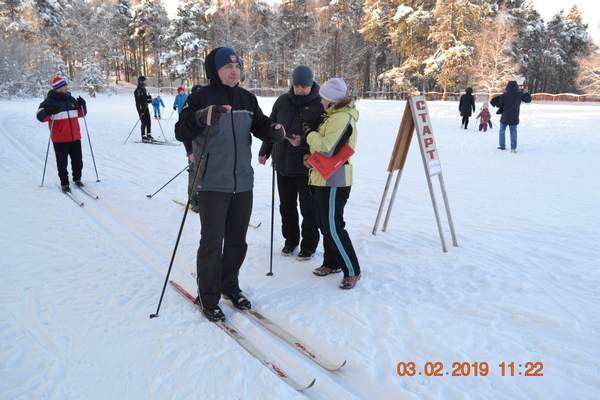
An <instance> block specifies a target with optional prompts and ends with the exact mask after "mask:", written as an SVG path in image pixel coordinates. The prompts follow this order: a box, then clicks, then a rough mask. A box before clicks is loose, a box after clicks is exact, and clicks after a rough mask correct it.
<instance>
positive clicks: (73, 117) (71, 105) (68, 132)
mask: <svg viewBox="0 0 600 400" xmlns="http://www.w3.org/2000/svg"><path fill="white" fill-rule="evenodd" d="M50 106H58V107H59V108H60V112H59V113H58V114H54V124H53V123H52V115H49V114H48V113H47V112H46V109H47V108H48V107H50ZM86 114H87V108H86V107H85V106H83V109H82V108H79V107H78V105H77V100H76V99H75V98H74V97H73V96H71V95H70V94H69V98H68V99H66V100H65V99H63V98H62V97H60V95H59V94H58V93H56V92H55V91H54V90H51V91H49V92H48V96H47V97H46V99H45V100H44V101H43V102H42V103H41V104H40V106H39V108H38V110H37V115H36V117H37V119H38V120H39V121H40V122H48V128H51V129H52V134H51V138H52V142H54V143H65V142H74V141H76V140H80V139H81V131H80V129H79V120H78V118H82V117H83V116H84V115H86Z"/></svg>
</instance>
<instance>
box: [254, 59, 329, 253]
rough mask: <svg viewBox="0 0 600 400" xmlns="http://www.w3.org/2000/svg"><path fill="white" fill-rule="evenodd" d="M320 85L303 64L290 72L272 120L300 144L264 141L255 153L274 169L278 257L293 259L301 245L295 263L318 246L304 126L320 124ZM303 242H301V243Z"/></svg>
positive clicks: (322, 109)
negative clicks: (270, 160)
mask: <svg viewBox="0 0 600 400" xmlns="http://www.w3.org/2000/svg"><path fill="white" fill-rule="evenodd" d="M324 111H325V110H324V108H323V105H322V104H321V98H320V97H319V85H318V84H317V82H314V81H313V72H312V70H311V69H310V68H309V67H307V66H306V65H299V66H297V67H296V68H295V69H294V71H293V72H292V87H291V88H290V90H289V92H288V93H284V94H282V95H281V96H279V98H278V99H277V101H275V104H274V105H273V110H272V112H271V120H272V121H273V122H279V123H281V124H282V125H283V126H284V127H285V131H286V132H287V133H288V134H294V135H297V136H298V138H300V140H301V143H300V145H299V146H294V145H293V144H292V143H291V142H289V141H283V142H281V143H277V144H273V143H271V142H264V143H263V144H262V146H261V148H260V151H259V153H258V162H259V163H260V164H263V165H264V164H265V163H266V161H267V159H268V158H269V156H270V155H271V154H273V168H275V171H276V172H277V174H276V175H277V191H278V193H279V213H280V214H281V233H282V234H283V237H284V239H285V245H284V247H283V249H282V250H281V255H283V256H285V257H289V256H292V255H293V254H294V251H295V250H296V248H297V247H298V245H300V252H299V253H298V256H297V257H296V260H298V261H306V260H310V259H311V258H312V257H313V255H314V254H315V251H316V250H317V245H318V244H319V239H320V236H321V235H320V234H319V222H318V220H317V206H316V203H315V199H314V196H312V195H311V194H310V192H309V187H308V170H307V169H306V167H305V166H304V162H303V157H304V155H305V154H306V153H308V152H309V147H308V143H307V142H306V136H305V135H304V129H303V125H308V126H309V128H310V129H311V130H314V129H316V128H317V127H318V126H319V124H320V122H321V121H322V117H321V115H322V114H323V112H324ZM298 201H299V202H300V212H301V214H302V230H300V228H301V227H300V224H299V217H298ZM300 239H302V241H300Z"/></svg>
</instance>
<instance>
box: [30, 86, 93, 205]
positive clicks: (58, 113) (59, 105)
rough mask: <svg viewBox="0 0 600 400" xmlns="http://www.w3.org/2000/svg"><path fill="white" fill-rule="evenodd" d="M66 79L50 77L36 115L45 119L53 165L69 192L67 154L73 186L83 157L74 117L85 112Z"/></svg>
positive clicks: (78, 184)
mask: <svg viewBox="0 0 600 400" xmlns="http://www.w3.org/2000/svg"><path fill="white" fill-rule="evenodd" d="M67 85H68V82H67V80H66V79H64V78H61V77H59V76H57V77H56V78H54V80H52V90H51V91H49V92H48V96H47V97H46V99H45V100H44V101H43V102H42V103H41V104H40V106H39V107H38V110H37V113H36V117H37V119H38V120H39V121H40V122H47V123H48V127H49V128H50V129H51V130H52V131H51V132H50V138H51V140H52V145H53V147H54V154H55V155H56V168H57V170H58V177H59V178H60V186H61V189H62V191H63V192H65V193H66V192H70V191H71V189H70V188H69V171H68V170H67V166H68V164H69V157H71V169H72V171H73V182H74V183H75V186H78V187H81V186H83V183H82V182H81V171H82V169H83V157H82V153H81V131H80V129H79V120H78V118H83V117H84V116H85V115H86V114H87V106H86V102H85V100H84V99H82V98H81V96H79V97H78V98H77V99H75V98H74V97H73V96H71V93H70V92H69V90H68V86H67Z"/></svg>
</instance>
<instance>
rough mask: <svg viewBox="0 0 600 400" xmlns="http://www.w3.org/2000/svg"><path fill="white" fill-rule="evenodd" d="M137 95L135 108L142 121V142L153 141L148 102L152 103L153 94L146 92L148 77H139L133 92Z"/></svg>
mask: <svg viewBox="0 0 600 400" xmlns="http://www.w3.org/2000/svg"><path fill="white" fill-rule="evenodd" d="M133 95H134V96H135V108H136V110H137V112H138V115H139V116H140V123H141V124H142V142H151V141H152V140H154V138H153V137H152V135H151V134H150V132H151V130H152V125H151V124H152V120H151V118H150V110H149V109H148V104H150V103H152V96H150V95H149V94H148V92H146V77H145V76H140V77H139V78H138V86H137V88H136V89H135V91H134V92H133Z"/></svg>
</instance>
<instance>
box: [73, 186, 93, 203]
mask: <svg viewBox="0 0 600 400" xmlns="http://www.w3.org/2000/svg"><path fill="white" fill-rule="evenodd" d="M75 188H77V189H79V190H81V191H82V192H83V193H85V194H86V195H88V196H89V197H91V198H92V199H94V200H98V196H96V195H95V194H92V192H90V191H89V190H88V188H87V187H85V186H77V184H75Z"/></svg>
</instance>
